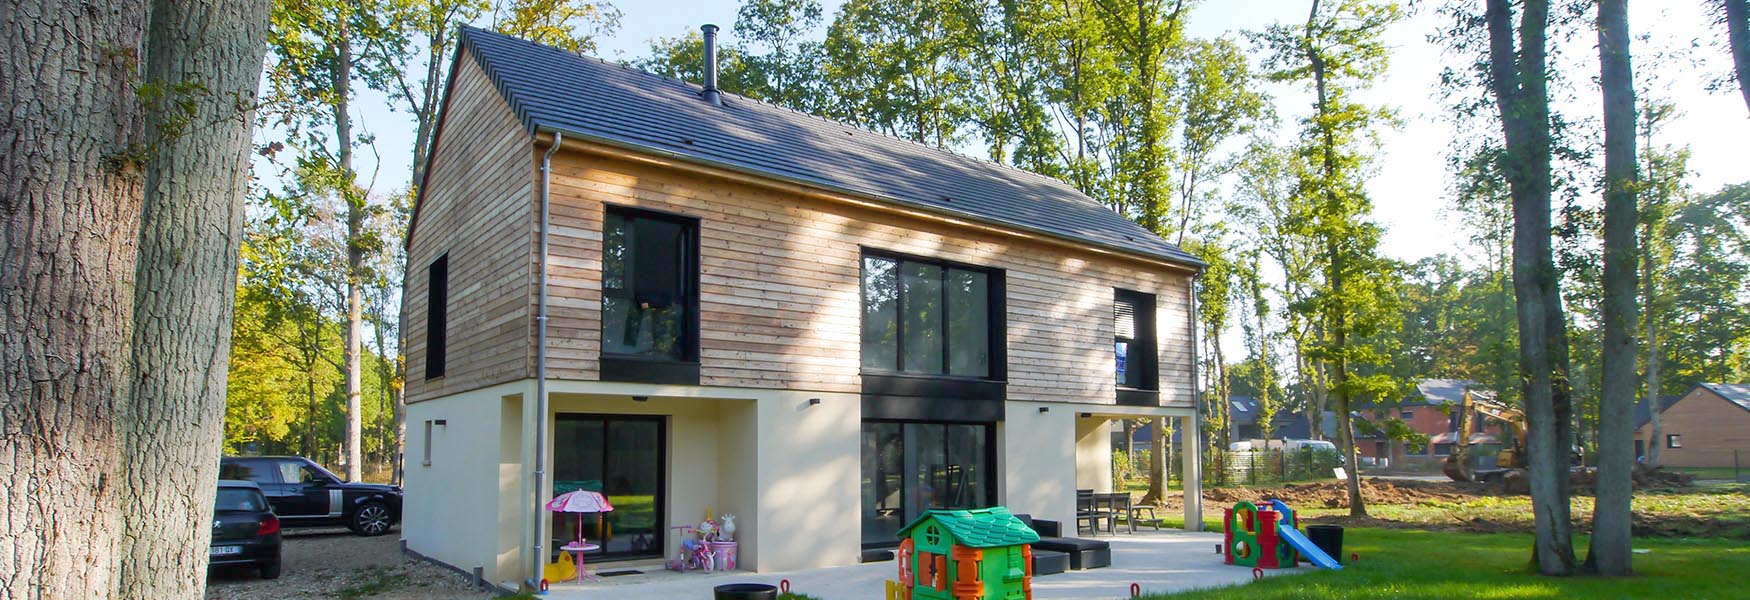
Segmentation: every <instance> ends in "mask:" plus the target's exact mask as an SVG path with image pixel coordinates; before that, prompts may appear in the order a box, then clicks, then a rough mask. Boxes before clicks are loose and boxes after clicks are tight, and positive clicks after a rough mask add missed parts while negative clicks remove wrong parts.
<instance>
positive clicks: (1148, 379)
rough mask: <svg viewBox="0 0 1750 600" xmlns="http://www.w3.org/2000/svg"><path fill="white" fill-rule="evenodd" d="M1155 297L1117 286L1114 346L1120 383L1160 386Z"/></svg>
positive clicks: (1114, 306) (1121, 384) (1137, 386)
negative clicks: (1156, 345) (1156, 350)
mask: <svg viewBox="0 0 1750 600" xmlns="http://www.w3.org/2000/svg"><path fill="white" fill-rule="evenodd" d="M1154 314H1155V297H1154V296H1153V295H1152V294H1144V293H1142V292H1133V291H1130V290H1117V291H1115V292H1114V293H1113V302H1112V327H1113V340H1112V341H1113V349H1114V352H1115V354H1116V356H1117V370H1116V373H1117V384H1118V386H1119V387H1125V388H1132V389H1138V390H1154V389H1158V388H1159V387H1160V377H1159V376H1158V375H1157V374H1156V373H1157V372H1158V371H1157V370H1156V368H1157V365H1156V359H1155V357H1156V355H1157V353H1156V352H1155V318H1154Z"/></svg>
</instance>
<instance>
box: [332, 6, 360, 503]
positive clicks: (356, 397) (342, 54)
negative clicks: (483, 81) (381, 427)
mask: <svg viewBox="0 0 1750 600" xmlns="http://www.w3.org/2000/svg"><path fill="white" fill-rule="evenodd" d="M346 20H347V19H346V17H345V16H344V15H343V16H342V17H341V18H340V19H339V26H340V27H341V28H342V32H341V33H340V34H339V35H338V36H337V39H338V40H339V41H338V42H337V44H338V46H337V47H336V48H335V54H336V58H335V61H334V82H333V83H332V85H333V91H334V94H335V96H336V98H337V100H336V101H335V103H334V137H335V141H336V143H338V144H339V149H338V152H337V154H338V155H339V159H340V171H341V176H342V178H343V180H344V181H343V182H342V186H343V187H342V188H341V200H342V201H344V202H345V203H346V350H345V359H344V362H345V367H346V368H345V370H346V439H345V440H343V442H342V444H341V446H342V448H343V450H344V453H345V454H344V456H342V457H341V462H343V463H345V464H346V479H347V481H360V480H361V479H362V478H363V472H362V470H361V468H360V464H359V463H360V458H361V455H362V454H363V452H362V451H361V450H360V447H361V445H362V444H361V442H363V437H364V435H363V430H364V427H363V425H364V418H363V415H362V414H361V412H362V409H363V407H362V406H361V404H362V401H363V398H364V389H363V388H364V383H363V380H364V377H363V369H364V367H363V365H362V364H361V363H362V361H361V360H360V359H361V355H362V354H363V352H362V348H363V338H364V325H365V324H364V304H365V287H364V285H365V284H364V278H365V243H364V241H365V240H364V237H365V209H366V207H365V201H366V199H365V198H364V196H363V193H362V191H361V190H359V189H358V184H357V183H356V182H355V181H354V175H353V169H352V143H353V139H352V115H351V114H350V112H349V108H350V106H351V99H352V39H351V38H350V37H349V34H348V33H347V32H346V31H344V29H345V27H346Z"/></svg>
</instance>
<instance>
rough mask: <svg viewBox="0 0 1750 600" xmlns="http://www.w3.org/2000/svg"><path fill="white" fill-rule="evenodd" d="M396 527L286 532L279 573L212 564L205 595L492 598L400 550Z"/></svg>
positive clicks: (239, 599)
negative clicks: (364, 532)
mask: <svg viewBox="0 0 1750 600" xmlns="http://www.w3.org/2000/svg"><path fill="white" fill-rule="evenodd" d="M399 532H400V530H399V529H397V530H394V531H390V532H389V533H388V534H385V535H380V536H377V537H368V538H367V537H359V536H355V535H352V534H351V533H348V532H347V531H346V530H345V529H331V530H330V529H309V530H300V531H298V532H296V533H288V534H287V535H286V537H285V546H284V547H283V549H282V552H283V554H282V558H281V560H283V561H285V562H284V570H283V571H282V573H281V575H280V578H279V579H273V580H265V579H261V578H260V577H259V576H258V575H257V574H256V572H255V570H254V569H213V570H212V571H211V572H209V573H208V574H207V598H208V599H209V600H219V599H224V600H244V599H255V598H272V599H276V600H277V599H280V598H324V599H327V598H342V599H353V598H376V599H382V600H432V599H435V598H466V599H473V600H479V599H484V598H492V597H493V596H492V595H491V594H488V593H486V592H484V591H471V590H469V589H468V581H467V579H466V578H463V577H462V576H460V575H457V574H456V573H454V572H452V571H450V570H448V569H444V568H442V567H439V566H437V565H433V564H431V563H427V562H424V561H419V560H414V559H411V558H408V557H407V556H405V555H403V554H401V544H400V541H399V538H400V537H401V536H400V535H399Z"/></svg>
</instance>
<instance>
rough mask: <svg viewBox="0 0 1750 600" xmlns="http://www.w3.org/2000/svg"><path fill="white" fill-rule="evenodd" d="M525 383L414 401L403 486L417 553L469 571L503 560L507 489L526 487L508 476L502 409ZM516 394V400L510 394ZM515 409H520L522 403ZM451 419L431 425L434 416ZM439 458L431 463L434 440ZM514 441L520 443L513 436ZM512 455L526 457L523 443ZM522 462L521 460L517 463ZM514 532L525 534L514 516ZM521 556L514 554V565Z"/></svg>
mask: <svg viewBox="0 0 1750 600" xmlns="http://www.w3.org/2000/svg"><path fill="white" fill-rule="evenodd" d="M521 389H522V388H521V387H520V386H516V385H511V386H494V387H492V388H487V389H482V390H476V391H473V392H468V393H464V394H457V395H454V396H447V397H443V398H438V399H433V400H427V401H424V402H417V403H414V404H410V405H408V406H407V432H408V445H407V466H406V474H405V481H404V484H403V488H404V490H405V493H406V495H405V498H404V500H403V502H402V519H401V520H402V527H401V537H402V539H405V540H406V541H407V547H408V548H409V549H411V550H413V551H415V552H418V553H420V554H423V555H425V556H429V557H431V558H433V559H436V560H439V561H442V562H444V563H446V564H449V565H451V566H454V567H457V568H459V569H463V570H471V569H473V568H474V567H482V568H484V569H485V571H486V575H487V576H488V577H492V576H494V571H495V570H497V569H499V568H500V567H502V566H503V561H502V560H501V558H502V557H501V552H500V543H501V534H502V532H503V531H504V529H503V527H504V525H506V524H507V522H506V521H505V520H504V519H503V518H502V517H503V516H504V513H501V512H500V511H499V510H498V509H499V507H500V500H501V492H502V491H503V490H504V489H505V488H504V486H506V485H508V486H509V489H512V490H517V489H520V488H521V481H520V479H519V480H515V481H510V482H504V481H501V475H502V474H503V473H504V472H505V471H509V472H510V473H511V474H517V473H518V471H519V470H520V469H519V468H511V469H502V468H501V467H502V465H501V459H502V456H501V453H500V452H494V451H493V450H496V449H500V442H501V439H500V436H501V432H502V427H501V416H502V411H504V410H506V406H507V401H508V402H509V403H510V404H512V405H514V404H516V403H517V400H518V399H519V398H520V396H519V395H517V392H520V391H521ZM507 397H508V400H507ZM512 410H515V411H520V410H521V408H520V406H515V407H514V408H513V409H512ZM440 419H441V420H443V421H445V422H446V424H445V425H435V424H434V426H433V427H432V428H431V432H432V433H431V437H430V439H429V440H428V439H427V438H426V436H425V424H426V422H427V421H434V422H435V421H437V420H440ZM428 444H429V446H430V450H431V464H430V465H426V464H424V462H425V461H424V457H425V452H426V448H427V445H428ZM512 447H513V449H514V448H517V447H518V446H517V445H516V443H515V441H514V440H512ZM510 456H512V457H513V459H515V458H519V457H520V450H518V451H517V452H515V453H512V454H511V455H510ZM516 467H520V464H519V465H516ZM508 523H509V524H511V525H512V528H511V529H510V530H509V531H510V536H511V538H512V539H513V540H515V539H520V537H521V530H520V528H518V527H517V526H516V525H515V522H514V520H512V521H509V522H508ZM517 558H518V557H517V556H515V555H513V556H510V557H509V560H510V566H512V567H513V568H514V566H515V564H516V560H517Z"/></svg>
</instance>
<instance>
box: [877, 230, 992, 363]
mask: <svg viewBox="0 0 1750 600" xmlns="http://www.w3.org/2000/svg"><path fill="white" fill-rule="evenodd" d="M1001 285H1002V284H1001V278H1000V277H999V276H997V275H996V274H995V273H994V272H992V271H987V270H984V269H977V268H971V267H962V266H959V265H949V264H943V263H935V262H928V261H922V260H914V259H909V258H898V257H889V256H872V255H866V256H864V257H863V369H864V370H865V371H877V372H881V371H887V372H897V373H912V374H918V375H949V376H956V377H976V378H992V377H995V376H996V374H997V370H998V369H1000V368H1001V366H1000V365H998V364H994V363H996V362H997V356H998V353H997V352H994V351H993V350H994V349H995V348H996V347H997V346H998V345H999V344H1000V343H1001V342H1000V339H999V338H1000V331H998V329H999V327H997V326H996V325H995V322H994V321H993V319H992V314H993V313H994V312H996V311H999V310H1001V307H1000V300H998V299H999V298H1001V294H1002V292H1001Z"/></svg>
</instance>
